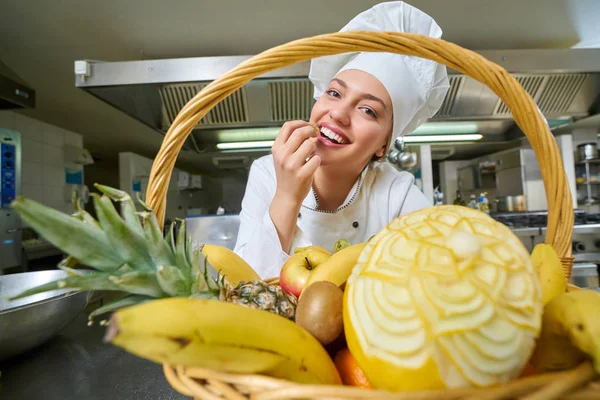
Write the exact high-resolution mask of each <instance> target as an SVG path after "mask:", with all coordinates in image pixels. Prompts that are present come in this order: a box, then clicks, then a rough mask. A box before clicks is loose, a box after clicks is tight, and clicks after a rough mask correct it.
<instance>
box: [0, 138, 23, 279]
mask: <svg viewBox="0 0 600 400" xmlns="http://www.w3.org/2000/svg"><path fill="white" fill-rule="evenodd" d="M19 194H21V135H20V133H19V132H15V131H11V130H8V129H1V128H0V273H1V271H2V270H3V269H6V268H11V267H16V266H20V265H21V264H22V254H23V251H22V248H21V219H20V218H19V215H18V214H17V213H16V212H15V211H14V210H13V209H12V208H10V203H11V202H12V201H13V200H14V199H15V198H16V196H18V195H19Z"/></svg>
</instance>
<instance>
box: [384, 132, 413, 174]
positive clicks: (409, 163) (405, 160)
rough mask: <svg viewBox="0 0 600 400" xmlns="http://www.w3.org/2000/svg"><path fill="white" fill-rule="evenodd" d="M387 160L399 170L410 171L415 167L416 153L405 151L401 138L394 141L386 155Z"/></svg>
mask: <svg viewBox="0 0 600 400" xmlns="http://www.w3.org/2000/svg"><path fill="white" fill-rule="evenodd" d="M387 159H388V161H389V162H390V163H392V164H394V165H395V166H397V167H398V168H399V169H401V170H412V169H413V168H414V166H415V165H417V153H411V152H409V151H408V150H407V148H406V145H405V144H404V140H403V139H402V136H400V137H398V138H397V139H396V140H395V141H394V145H393V147H392V149H391V150H390V151H389V152H388V154H387Z"/></svg>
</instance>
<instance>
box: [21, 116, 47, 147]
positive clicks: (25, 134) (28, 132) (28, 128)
mask: <svg viewBox="0 0 600 400" xmlns="http://www.w3.org/2000/svg"><path fill="white" fill-rule="evenodd" d="M14 118H15V130H16V131H18V132H20V133H21V140H23V139H27V140H32V141H35V142H41V141H43V140H44V127H43V125H42V123H41V122H39V121H37V120H35V119H33V118H29V117H26V116H25V115H21V114H19V113H15V115H14Z"/></svg>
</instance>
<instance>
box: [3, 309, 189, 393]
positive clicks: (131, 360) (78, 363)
mask: <svg viewBox="0 0 600 400" xmlns="http://www.w3.org/2000/svg"><path fill="white" fill-rule="evenodd" d="M105 329H106V328H104V327H101V326H99V325H95V326H93V327H88V326H87V315H86V314H85V313H82V314H80V315H79V316H78V317H77V318H76V319H75V320H74V321H73V322H72V323H71V324H69V325H68V326H67V327H66V328H65V329H64V330H63V331H62V332H61V334H59V336H57V337H55V338H54V339H52V340H51V341H49V342H47V343H46V344H44V345H42V346H40V347H38V348H37V349H34V350H32V351H31V352H29V353H26V354H23V355H21V356H19V357H17V358H15V359H12V360H7V361H5V362H4V363H0V372H1V374H2V375H1V376H0V399H6V400H9V399H10V400H38V399H39V400H66V399H85V400H106V399H110V400H130V399H131V400H133V399H136V400H137V399H160V400H181V399H187V400H190V398H189V397H185V396H182V395H180V394H179V393H178V392H176V391H175V390H174V389H172V388H171V386H170V385H169V383H168V382H167V381H166V379H165V377H164V374H163V372H162V367H161V366H160V365H159V364H155V363H153V362H150V361H146V360H144V359H142V358H139V357H136V356H134V355H131V354H129V353H127V352H125V351H124V350H122V349H121V348H119V347H116V346H113V345H110V344H105V343H103V342H102V337H103V336H104V332H105Z"/></svg>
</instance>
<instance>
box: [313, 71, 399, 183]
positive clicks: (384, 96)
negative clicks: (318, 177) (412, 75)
mask: <svg viewBox="0 0 600 400" xmlns="http://www.w3.org/2000/svg"><path fill="white" fill-rule="evenodd" d="M392 116H393V111H392V101H391V99H390V96H389V94H388V92H387V90H386V89H385V87H384V86H383V85H382V84H381V82H380V81H379V80H378V79H376V78H375V77H373V76H372V75H370V74H368V73H366V72H363V71H359V70H346V71H343V72H341V73H339V74H338V75H337V76H336V77H335V78H334V79H333V80H332V81H331V82H330V84H329V86H328V87H327V90H326V91H325V92H324V93H323V95H322V96H321V97H320V98H319V100H317V102H316V103H315V105H314V106H313V109H312V112H311V116H310V122H311V123H312V124H315V125H317V126H318V127H319V129H320V131H321V135H320V137H319V141H318V144H317V152H316V154H317V155H319V156H320V157H321V166H322V167H329V166H337V167H343V168H344V170H345V171H349V172H350V171H351V172H353V173H360V172H361V171H362V169H363V168H364V166H365V165H366V164H367V163H368V162H369V161H370V160H371V159H372V158H373V156H374V155H375V156H378V157H381V156H383V154H384V151H385V147H386V145H387V142H388V138H389V136H390V134H391V131H392Z"/></svg>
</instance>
